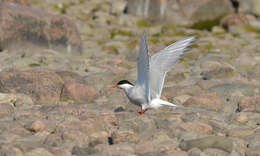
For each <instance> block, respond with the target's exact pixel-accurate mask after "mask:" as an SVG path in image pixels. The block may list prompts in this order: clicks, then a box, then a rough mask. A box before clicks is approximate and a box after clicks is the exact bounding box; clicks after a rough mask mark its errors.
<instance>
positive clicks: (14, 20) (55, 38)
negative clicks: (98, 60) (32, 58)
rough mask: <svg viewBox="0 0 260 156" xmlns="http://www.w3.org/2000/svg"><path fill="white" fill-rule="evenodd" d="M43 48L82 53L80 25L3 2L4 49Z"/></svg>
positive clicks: (0, 35)
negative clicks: (78, 26) (78, 27)
mask: <svg viewBox="0 0 260 156" xmlns="http://www.w3.org/2000/svg"><path fill="white" fill-rule="evenodd" d="M21 2H23V1H21ZM39 47H40V48H41V47H44V48H52V49H55V50H60V51H68V52H71V51H75V52H80V51H81V38H80V35H79V32H78V30H77V27H76V25H75V24H74V23H73V22H72V21H71V20H69V19H68V18H66V17H65V16H61V15H55V14H51V13H48V12H46V11H43V10H40V9H36V8H32V7H29V6H26V5H20V4H19V3H11V2H6V1H0V48H1V49H14V50H17V49H21V48H22V49H24V48H26V49H28V48H29V49H32V48H39Z"/></svg>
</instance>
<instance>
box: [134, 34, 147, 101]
mask: <svg viewBox="0 0 260 156" xmlns="http://www.w3.org/2000/svg"><path fill="white" fill-rule="evenodd" d="M149 84H150V65H149V55H148V49H147V44H146V38H145V32H143V35H142V39H141V47H140V54H139V57H138V78H137V81H136V87H142V89H143V90H144V91H145V96H146V98H147V101H148V102H149V101H150V86H149Z"/></svg>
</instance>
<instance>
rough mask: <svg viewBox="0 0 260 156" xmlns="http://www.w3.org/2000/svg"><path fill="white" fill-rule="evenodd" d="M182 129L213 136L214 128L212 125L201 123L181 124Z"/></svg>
mask: <svg viewBox="0 0 260 156" xmlns="http://www.w3.org/2000/svg"><path fill="white" fill-rule="evenodd" d="M180 127H181V128H183V129H184V130H186V131H194V132H196V133H198V134H211V133H212V131H213V128H212V127H211V126H210V125H207V124H205V123H201V122H187V123H182V124H180Z"/></svg>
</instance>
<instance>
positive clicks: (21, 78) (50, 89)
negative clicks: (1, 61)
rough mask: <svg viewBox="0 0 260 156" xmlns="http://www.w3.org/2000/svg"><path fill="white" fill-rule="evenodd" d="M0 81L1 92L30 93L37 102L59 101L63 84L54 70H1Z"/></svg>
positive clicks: (51, 102)
mask: <svg viewBox="0 0 260 156" xmlns="http://www.w3.org/2000/svg"><path fill="white" fill-rule="evenodd" d="M0 82H1V83H0V92H3V93H22V94H25V95H29V96H31V97H32V99H33V101H34V103H37V104H39V103H42V104H43V103H44V104H53V103H57V102H58V101H59V99H60V95H61V89H62V86H63V80H62V79H61V78H60V77H59V75H57V74H56V73H55V71H54V70H29V71H11V72H1V73H0Z"/></svg>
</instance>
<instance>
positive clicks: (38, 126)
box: [25, 121, 45, 132]
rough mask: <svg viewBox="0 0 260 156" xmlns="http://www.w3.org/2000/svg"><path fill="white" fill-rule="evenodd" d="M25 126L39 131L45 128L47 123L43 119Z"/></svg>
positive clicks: (33, 130)
mask: <svg viewBox="0 0 260 156" xmlns="http://www.w3.org/2000/svg"><path fill="white" fill-rule="evenodd" d="M25 128H26V129H28V130H29V131H32V132H39V131H42V130H44V128H45V125H44V124H43V123H42V122H41V121H34V122H31V123H29V124H28V125H26V126H25Z"/></svg>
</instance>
